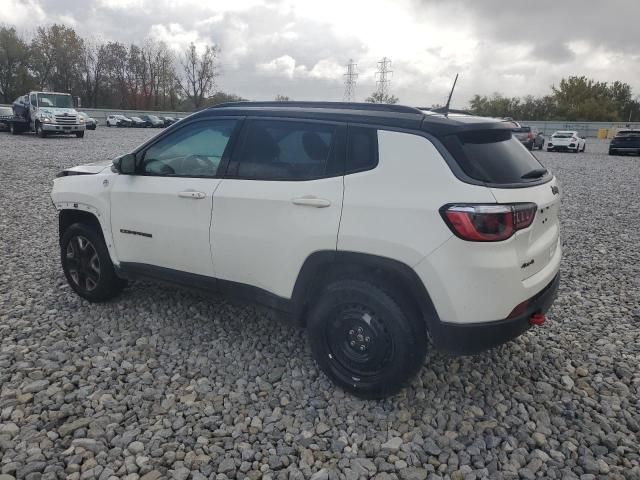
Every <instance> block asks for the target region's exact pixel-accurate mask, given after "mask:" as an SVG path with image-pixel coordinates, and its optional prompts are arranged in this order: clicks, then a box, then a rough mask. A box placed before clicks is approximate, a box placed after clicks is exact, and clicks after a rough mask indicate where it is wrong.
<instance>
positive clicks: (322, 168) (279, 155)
mask: <svg viewBox="0 0 640 480" xmlns="http://www.w3.org/2000/svg"><path fill="white" fill-rule="evenodd" d="M247 128H248V129H247V132H246V135H245V136H244V141H243V144H242V147H241V149H240V152H239V157H238V163H237V166H235V172H233V171H232V172H231V173H232V175H233V176H235V177H239V178H244V179H251V180H311V179H315V178H322V177H324V176H326V175H327V172H328V169H327V165H328V164H329V163H333V162H330V160H331V158H334V156H335V151H334V150H335V149H334V138H335V136H336V135H335V133H336V126H335V125H328V124H321V123H314V122H297V121H289V120H286V121H284V120H283V121H280V120H254V121H251V122H250V123H249V125H248V127H247Z"/></svg>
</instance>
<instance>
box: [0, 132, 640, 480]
mask: <svg viewBox="0 0 640 480" xmlns="http://www.w3.org/2000/svg"><path fill="white" fill-rule="evenodd" d="M155 133H157V131H153V130H148V129H132V130H129V129H107V128H104V127H98V130H96V131H95V132H88V133H87V135H86V137H85V138H84V139H82V140H79V139H75V138H47V139H39V138H36V137H34V136H33V135H21V136H11V135H8V134H4V133H0V144H1V145H2V148H1V149H0V172H2V173H1V174H0V266H2V268H0V457H1V460H0V472H1V473H0V480H15V478H18V480H22V479H25V480H58V479H61V478H68V479H69V480H92V479H97V480H118V479H120V480H122V479H127V480H160V479H161V478H175V479H178V480H202V476H204V477H206V478H208V479H209V480H212V479H220V480H223V479H226V478H238V479H239V478H250V479H252V480H259V479H260V478H262V479H264V480H268V479H271V480H276V479H287V480H288V479H289V478H296V479H298V478H302V477H304V478H307V479H309V478H311V479H312V480H341V479H345V478H347V477H348V478H356V477H357V478H358V479H360V478H377V479H381V480H392V479H393V480H397V479H402V478H416V479H423V478H427V479H439V478H450V479H455V478H458V479H467V478H478V479H480V478H496V479H500V478H502V479H517V478H520V477H521V476H522V477H523V478H531V475H533V476H534V477H535V478H536V479H542V478H550V479H563V478H567V479H574V478H575V479H578V478H581V477H583V478H611V479H613V480H618V479H627V478H629V479H638V480H640V450H639V449H640V447H639V445H638V441H637V438H638V434H639V433H640V425H639V420H638V419H640V411H639V409H640V405H639V404H638V400H637V399H638V398H639V397H640V392H638V389H639V386H640V372H639V370H638V366H637V362H638V358H640V331H639V328H638V325H639V324H640V271H639V267H638V265H640V239H639V238H638V235H637V234H636V232H638V231H640V197H639V196H638V185H640V169H639V168H638V158H637V157H609V156H608V155H607V154H606V147H607V145H606V142H603V143H598V142H595V141H592V140H589V143H588V144H587V152H585V153H584V154H576V155H572V154H553V153H547V152H534V155H536V156H538V157H539V158H540V159H541V160H542V162H543V163H544V164H545V166H546V167H548V168H550V169H551V170H552V171H553V172H554V173H555V174H556V175H557V176H558V178H559V181H560V185H561V191H562V195H563V199H562V202H563V205H562V212H561V227H562V236H563V249H564V260H563V263H562V267H561V274H562V281H561V286H560V290H559V295H558V299H557V300H556V302H555V303H554V305H553V307H552V309H551V310H550V312H549V313H548V315H547V318H548V321H547V323H546V324H545V325H544V326H543V327H538V328H534V329H532V330H531V331H529V332H527V333H525V334H524V335H522V336H521V337H519V338H518V339H517V340H515V341H513V342H511V343H509V344H507V345H504V346H502V347H500V348H498V349H495V350H493V351H489V352H485V353H482V354H479V355H476V356H473V357H463V358H454V357H449V356H445V355H442V354H440V353H438V352H437V351H435V350H433V349H431V350H430V351H429V354H428V356H427V359H426V363H425V366H424V367H423V368H422V369H421V370H420V372H419V373H418V375H417V377H416V378H415V379H414V381H413V382H412V383H411V385H410V386H408V387H407V388H406V389H405V390H403V391H402V392H400V393H399V394H398V395H396V396H394V397H392V398H389V399H386V400H384V401H382V402H374V401H364V400H360V399H357V398H354V397H351V396H349V395H346V394H345V393H344V392H343V391H341V390H340V389H337V388H335V387H334V386H333V385H332V384H331V383H330V382H329V381H328V380H327V378H326V377H325V376H324V375H323V374H321V373H320V372H319V371H318V369H317V367H316V365H315V364H314V362H313V360H312V359H311V356H310V351H309V346H308V343H307V340H306V338H305V334H304V331H302V330H300V329H297V328H295V327H293V326H291V325H289V324H287V323H285V322H281V321H279V320H277V319H274V318H273V315H271V314H270V313H269V312H267V311H265V310H264V309H261V308H257V307H254V306H248V305H242V304H235V303H231V302H229V301H227V300H225V299H222V298H219V297H211V296H203V295H199V294H197V293H194V292H190V291H186V290H182V289H180V288H177V287H173V286H163V285H156V284H151V283H146V282H141V281H140V282H136V283H134V284H132V286H131V287H129V288H127V289H125V291H124V292H123V295H122V296H121V297H119V298H118V299H117V300H115V301H113V302H107V303H103V304H89V303H88V302H85V301H84V300H81V299H80V298H79V297H77V296H76V295H74V294H73V293H72V292H71V290H70V288H69V287H68V285H67V283H66V281H65V279H64V276H63V274H62V271H61V268H60V266H59V260H58V257H59V248H58V233H57V226H58V225H57V218H56V215H55V212H53V211H52V210H51V204H50V198H49V191H50V188H51V182H52V179H53V178H54V177H55V175H56V173H58V172H59V171H60V170H61V169H63V168H64V167H67V166H70V165H75V164H80V163H85V162H88V161H98V160H108V159H111V158H113V157H114V156H116V155H117V154H120V153H124V152H126V151H129V150H131V149H132V148H134V147H135V146H137V145H138V144H140V143H142V142H143V141H145V140H146V139H148V138H149V137H150V136H152V135H154V134H155ZM194 332H197V334H194ZM365 457H366V458H365ZM3 476H4V478H3Z"/></svg>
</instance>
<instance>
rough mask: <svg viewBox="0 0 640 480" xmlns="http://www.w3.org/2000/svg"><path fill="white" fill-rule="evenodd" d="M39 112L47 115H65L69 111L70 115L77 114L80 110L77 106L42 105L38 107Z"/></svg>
mask: <svg viewBox="0 0 640 480" xmlns="http://www.w3.org/2000/svg"><path fill="white" fill-rule="evenodd" d="M38 112H39V113H44V114H46V115H64V114H65V113H68V114H69V115H77V114H78V111H77V110H76V109H75V108H56V107H40V108H39V109H38Z"/></svg>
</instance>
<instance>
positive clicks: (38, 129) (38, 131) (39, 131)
mask: <svg viewBox="0 0 640 480" xmlns="http://www.w3.org/2000/svg"><path fill="white" fill-rule="evenodd" d="M36 135H37V136H38V137H40V138H46V136H47V133H46V132H45V131H44V130H42V127H41V126H40V122H36Z"/></svg>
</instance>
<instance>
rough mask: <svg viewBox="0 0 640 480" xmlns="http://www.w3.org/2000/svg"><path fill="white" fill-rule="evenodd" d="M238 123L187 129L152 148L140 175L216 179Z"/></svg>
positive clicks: (220, 122)
mask: <svg viewBox="0 0 640 480" xmlns="http://www.w3.org/2000/svg"><path fill="white" fill-rule="evenodd" d="M236 124H237V120H207V121H203V122H196V123H193V124H191V125H187V126H186V127H184V128H181V129H180V130H177V131H175V132H172V133H171V134H170V135H167V136H166V137H164V138H163V139H162V140H160V141H158V142H157V143H155V144H153V145H152V146H151V147H150V148H149V149H148V150H147V151H146V152H145V153H144V157H143V160H142V165H141V167H140V171H141V173H142V174H146V175H160V176H167V177H215V176H217V175H218V169H219V167H220V163H221V160H222V157H223V155H224V152H225V150H226V148H227V144H228V143H229V138H230V137H231V134H232V133H233V130H234V128H235V126H236Z"/></svg>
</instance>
